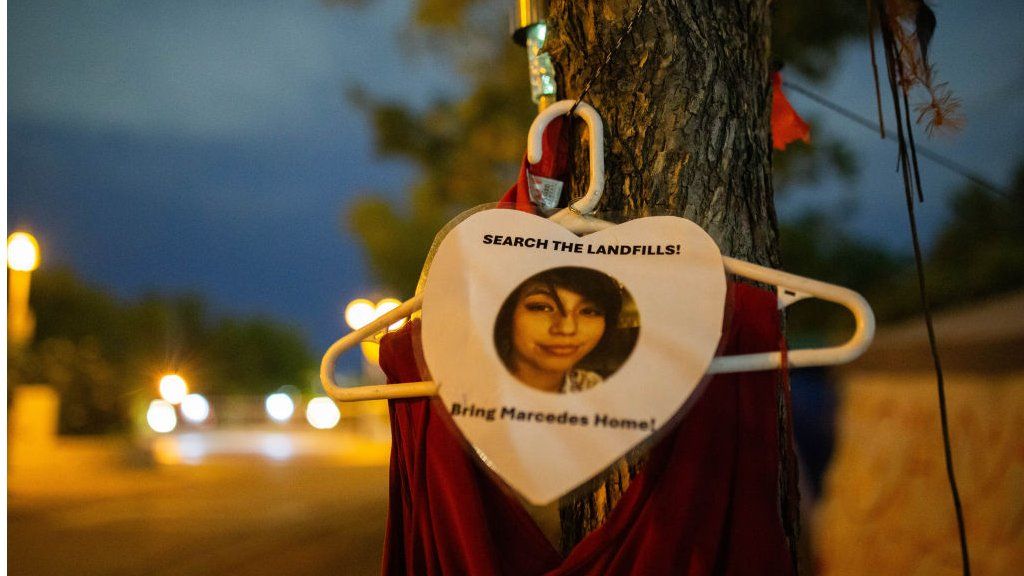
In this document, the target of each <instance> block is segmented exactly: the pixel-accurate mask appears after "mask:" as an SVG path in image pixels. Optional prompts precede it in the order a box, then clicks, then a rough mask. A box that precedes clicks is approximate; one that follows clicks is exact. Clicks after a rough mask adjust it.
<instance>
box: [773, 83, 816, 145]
mask: <svg viewBox="0 0 1024 576" xmlns="http://www.w3.org/2000/svg"><path fill="white" fill-rule="evenodd" d="M794 140H802V141H804V142H810V141H811V127H810V126H808V125H807V122H804V119H803V118H801V117H800V115H799V114H797V113H796V110H794V109H793V106H792V105H791V104H790V103H789V99H788V98H786V95H785V94H783V93H782V74H780V73H779V72H772V146H773V147H774V148H775V149H776V150H785V149H786V146H788V145H789V143H790V142H793V141H794Z"/></svg>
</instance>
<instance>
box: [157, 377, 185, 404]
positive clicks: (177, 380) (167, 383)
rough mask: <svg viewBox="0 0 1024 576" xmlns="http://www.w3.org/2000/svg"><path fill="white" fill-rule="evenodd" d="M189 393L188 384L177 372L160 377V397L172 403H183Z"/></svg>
mask: <svg viewBox="0 0 1024 576" xmlns="http://www.w3.org/2000/svg"><path fill="white" fill-rule="evenodd" d="M186 395H188V384H187V383H186V382H185V379H184V378H182V377H181V376H178V375H177V374H166V375H165V376H164V377H163V378H160V397H161V398H163V399H164V400H166V401H167V402H168V403H170V404H181V401H182V400H184V399H185V396H186Z"/></svg>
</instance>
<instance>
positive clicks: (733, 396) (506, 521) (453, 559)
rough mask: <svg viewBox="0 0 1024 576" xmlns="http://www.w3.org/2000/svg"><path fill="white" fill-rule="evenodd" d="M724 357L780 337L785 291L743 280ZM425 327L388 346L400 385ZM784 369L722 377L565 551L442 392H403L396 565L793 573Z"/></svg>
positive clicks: (398, 414)
mask: <svg viewBox="0 0 1024 576" xmlns="http://www.w3.org/2000/svg"><path fill="white" fill-rule="evenodd" d="M727 305H728V306H730V307H731V309H732V314H731V318H732V320H731V323H730V325H729V327H728V328H727V331H726V332H727V333H726V335H725V336H724V337H723V338H724V342H725V345H724V349H723V352H722V353H723V354H744V353H752V352H762V351H767V350H774V349H776V348H777V346H778V345H779V340H780V331H779V313H778V309H777V304H776V296H775V294H774V293H772V292H768V291H764V290H761V289H758V288H754V287H752V286H748V285H745V284H739V283H734V284H732V285H731V286H730V290H729V296H728V302H727ZM418 329H419V322H418V321H414V322H412V323H409V324H407V325H406V326H405V327H403V328H402V329H401V330H399V331H398V332H394V333H391V334H388V335H386V336H385V337H384V339H383V340H382V341H381V349H380V362H381V367H382V368H383V369H384V372H385V373H386V374H387V376H388V381H389V382H407V381H411V380H420V379H423V378H424V377H425V375H424V374H420V373H419V369H418V368H417V363H416V360H415V353H414V342H415V341H417V339H418V338H417V337H416V336H418V335H415V336H414V333H415V331H417V330H418ZM782 385H783V384H782V380H781V379H780V378H779V373H777V372H775V371H764V372H746V373H737V374H722V375H718V376H715V377H714V378H713V379H712V380H711V382H709V384H708V386H707V388H706V389H705V391H704V393H703V394H702V395H701V396H700V398H698V399H697V401H696V402H695V403H694V405H693V406H692V408H691V409H690V411H689V412H688V413H687V414H686V415H685V417H684V418H682V419H681V420H680V421H679V423H678V424H677V425H676V426H675V427H674V429H673V430H671V431H669V432H668V433H667V434H666V435H665V436H664V437H663V438H662V439H661V440H660V441H659V442H658V443H657V444H656V445H655V446H654V447H653V448H652V449H651V453H650V456H649V458H648V460H647V463H646V464H645V466H644V468H643V469H642V470H641V471H640V473H639V474H638V475H637V476H636V478H634V480H633V482H632V483H630V485H629V488H628V489H627V490H626V492H625V493H624V494H623V497H622V499H621V500H620V501H619V503H618V505H617V506H616V507H615V509H614V510H612V512H611V514H610V515H609V516H608V518H607V521H606V522H605V523H604V525H602V526H601V527H600V528H598V529H597V530H595V531H593V532H591V533H590V534H589V535H588V536H587V537H586V538H584V539H583V541H582V542H580V543H579V544H578V545H577V546H576V547H575V548H574V549H573V550H572V551H571V553H570V554H569V555H568V557H565V558H563V557H562V556H561V555H560V554H559V553H558V551H556V550H555V548H554V547H553V546H552V545H551V544H550V543H549V541H548V540H547V539H546V538H545V537H544V535H543V533H542V532H541V531H540V529H539V528H538V527H537V525H536V524H535V523H534V522H533V520H532V519H531V518H530V516H529V514H528V513H527V512H526V510H525V509H524V508H523V507H522V505H521V504H520V503H519V501H518V500H517V499H516V498H515V497H514V496H512V495H510V494H509V493H507V492H506V491H505V489H504V488H502V487H501V486H500V485H499V484H498V483H497V482H496V481H495V480H494V479H493V477H492V476H491V475H490V474H489V473H488V472H487V471H486V470H485V469H484V467H483V464H482V463H480V462H479V460H477V458H476V457H475V456H473V455H472V453H471V451H470V450H469V449H468V448H467V447H466V445H465V444H464V442H463V441H462V439H461V438H460V437H459V436H458V434H457V432H455V429H454V426H453V424H452V423H451V422H450V417H449V415H448V414H447V412H446V410H445V409H444V406H443V405H441V404H440V402H439V401H436V400H433V401H432V400H431V399H429V398H412V399H403V400H391V401H390V403H389V405H390V409H391V431H392V439H393V445H392V455H391V471H390V480H391V494H390V508H389V512H388V524H387V537H386V541H385V550H384V563H383V572H384V573H385V574H408V575H416V576H420V575H441V574H474V575H488V574H495V575H497V574H515V575H531V574H548V575H552V576H554V575H569V574H573V575H599V574H600V575H625V574H690V575H694V576H697V575H712V574H716V575H717V574H723V575H725V574H792V573H793V571H794V570H793V566H792V562H791V558H790V552H789V545H788V542H787V539H786V535H785V531H784V529H783V522H782V519H781V518H780V510H779V502H780V494H779V492H780V470H781V467H782V466H783V465H784V464H783V463H782V462H781V461H780V458H779V449H778V448H779V445H780V437H779V432H778V425H777V424H778V423H777V416H778V403H777V398H778V397H779V396H778V395H779V394H780V392H781V390H780V386H782Z"/></svg>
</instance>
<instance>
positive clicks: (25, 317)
mask: <svg viewBox="0 0 1024 576" xmlns="http://www.w3.org/2000/svg"><path fill="white" fill-rule="evenodd" d="M38 267H39V243H38V242H36V239H35V238H34V237H33V236H32V235H31V234H29V233H27V232H15V233H14V234H11V235H10V236H8V237H7V268H8V269H9V270H10V276H9V278H10V282H9V286H8V295H7V298H8V307H7V313H8V321H7V322H8V323H7V331H8V338H10V342H11V344H12V345H14V346H21V345H23V344H25V343H27V342H28V341H29V340H31V339H32V333H33V332H34V331H35V327H36V326H35V325H36V319H35V317H34V316H33V315H32V311H31V310H29V307H28V296H29V291H30V289H31V286H32V271H33V270H35V269H36V268H38Z"/></svg>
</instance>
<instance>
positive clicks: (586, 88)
mask: <svg viewBox="0 0 1024 576" xmlns="http://www.w3.org/2000/svg"><path fill="white" fill-rule="evenodd" d="M646 6H647V0H640V4H639V5H637V7H636V10H635V11H634V12H633V15H632V16H630V17H629V20H628V21H627V22H626V27H625V28H623V29H622V33H621V34H619V38H618V40H616V41H615V45H614V46H612V47H611V49H609V50H608V52H607V53H606V54H605V55H604V60H602V61H601V64H600V65H598V67H597V70H594V73H593V74H591V75H590V79H588V80H587V83H586V84H585V85H584V86H583V91H582V92H580V97H579V98H577V99H576V102H575V103H574V104H573V105H572V108H570V109H569V111H568V112H566V115H567V116H569V118H572V115H573V113H575V112H576V107H577V106H579V105H580V102H582V101H583V98H584V97H585V96H586V95H587V93H588V92H590V87H591V86H592V85H593V84H594V81H595V80H597V79H598V78H599V77H600V76H601V72H603V71H604V67H605V66H607V65H608V63H609V62H611V60H612V56H613V55H614V54H615V53H616V52H617V51H618V50H619V48H620V47H621V46H622V42H623V40H625V39H626V37H627V36H629V33H630V32H632V31H633V24H635V23H636V21H637V18H639V17H640V14H641V13H643V11H644V8H645V7H646Z"/></svg>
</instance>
